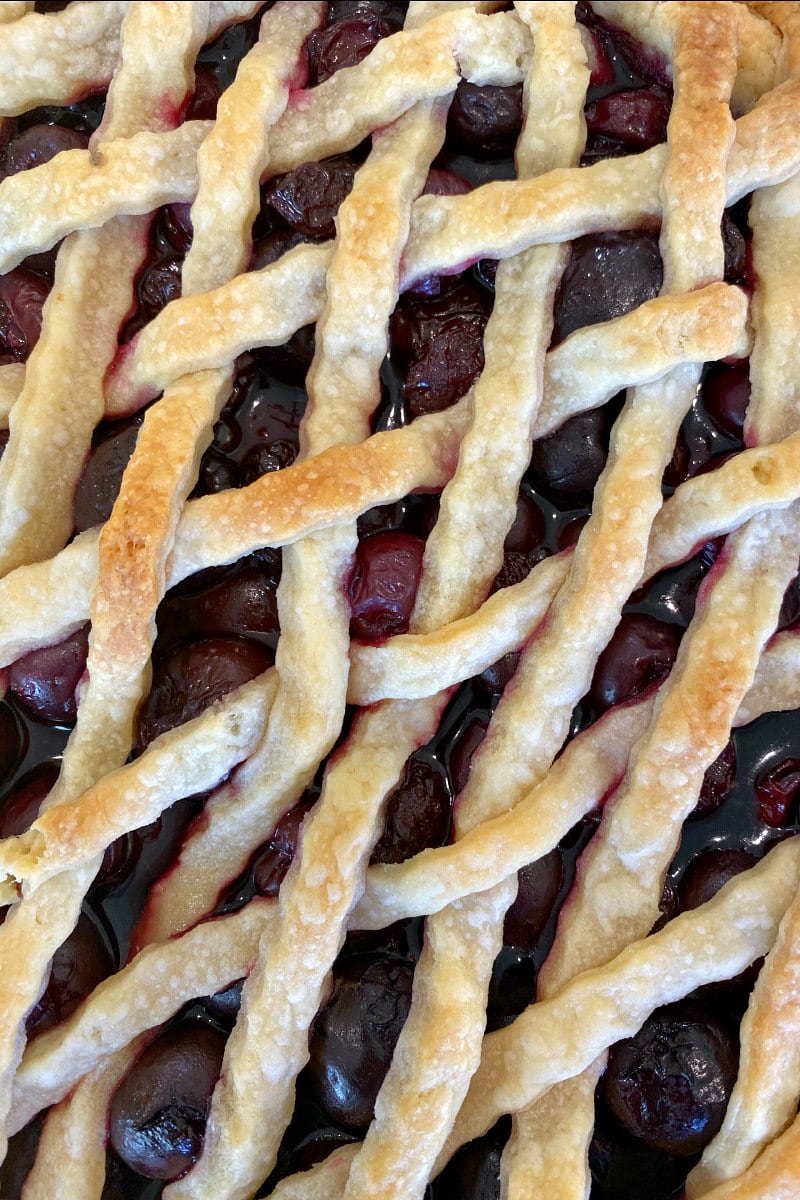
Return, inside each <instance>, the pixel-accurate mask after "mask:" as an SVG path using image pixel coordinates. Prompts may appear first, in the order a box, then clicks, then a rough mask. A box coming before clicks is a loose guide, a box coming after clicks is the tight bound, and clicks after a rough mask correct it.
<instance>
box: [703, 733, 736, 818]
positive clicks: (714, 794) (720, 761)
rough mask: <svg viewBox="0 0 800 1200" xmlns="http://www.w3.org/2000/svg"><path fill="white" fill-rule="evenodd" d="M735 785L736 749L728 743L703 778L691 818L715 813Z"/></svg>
mask: <svg viewBox="0 0 800 1200" xmlns="http://www.w3.org/2000/svg"><path fill="white" fill-rule="evenodd" d="M735 785H736V749H735V747H734V744H733V742H728V744H727V746H726V747H725V749H724V750H723V751H722V753H721V754H720V756H719V758H716V759H715V760H714V762H713V763H712V764H711V766H710V767H708V769H707V770H706V773H705V775H704V776H703V784H702V787H701V788H700V798H699V799H698V801H697V804H696V806H695V809H694V812H693V813H692V816H693V817H706V816H708V814H709V813H712V812H715V811H716V810H717V809H718V808H719V806H720V805H721V804H723V803H724V801H725V800H727V798H728V796H729V795H730V793H731V792H732V791H733V789H734V787H735Z"/></svg>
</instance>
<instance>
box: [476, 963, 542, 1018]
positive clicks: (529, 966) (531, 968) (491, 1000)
mask: <svg viewBox="0 0 800 1200" xmlns="http://www.w3.org/2000/svg"><path fill="white" fill-rule="evenodd" d="M537 974H538V972H537V970H536V964H535V962H534V960H533V958H532V957H531V955H530V954H527V953H526V952H525V951H524V950H520V949H519V948H518V947H517V946H503V947H502V948H501V950H500V953H499V954H498V956H497V958H496V959H495V961H494V965H493V967H492V978H491V980H490V983H489V995H488V1001H487V1006H486V1029H487V1032H489V1033H492V1032H493V1031H494V1030H495V1029H502V1028H503V1026H504V1025H509V1024H510V1023H511V1022H512V1021H513V1020H514V1019H515V1018H516V1017H518V1016H519V1015H520V1013H522V1012H524V1011H525V1009H526V1008H527V1007H528V1006H529V1005H530V1004H533V1002H534V1001H535V999H536V978H537Z"/></svg>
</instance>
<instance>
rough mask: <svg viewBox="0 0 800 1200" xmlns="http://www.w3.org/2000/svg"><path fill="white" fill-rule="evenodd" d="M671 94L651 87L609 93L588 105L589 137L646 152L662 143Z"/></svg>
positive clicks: (665, 131)
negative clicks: (609, 140) (600, 138)
mask: <svg viewBox="0 0 800 1200" xmlns="http://www.w3.org/2000/svg"><path fill="white" fill-rule="evenodd" d="M671 106H672V93H671V92H670V91H669V90H668V89H667V88H662V87H659V86H658V85H654V86H652V87H649V88H637V89H635V90H634V91H630V92H612V93H611V95H609V96H604V97H603V99H602V100H597V101H596V102H595V103H594V104H589V105H588V106H587V108H586V125H587V128H588V130H589V132H590V133H591V134H594V135H595V136H597V135H600V136H602V137H606V138H612V139H614V141H618V142H622V144H623V145H624V146H626V147H628V149H629V150H632V151H635V150H647V149H648V147H650V146H656V145H658V143H659V142H663V141H665V140H666V136H667V122H668V121H669V112H670V108H671Z"/></svg>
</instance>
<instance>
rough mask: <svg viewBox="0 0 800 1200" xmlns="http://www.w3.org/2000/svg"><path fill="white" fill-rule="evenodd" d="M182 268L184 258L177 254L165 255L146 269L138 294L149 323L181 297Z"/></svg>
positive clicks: (141, 277) (141, 278)
mask: <svg viewBox="0 0 800 1200" xmlns="http://www.w3.org/2000/svg"><path fill="white" fill-rule="evenodd" d="M182 268H183V257H182V256H179V255H177V254H168V255H164V256H163V257H161V258H157V259H156V260H155V261H154V262H150V263H148V265H147V266H146V267H145V269H144V271H143V272H142V274H141V276H140V278H139V282H138V284H137V286H136V292H137V295H138V297H139V305H140V307H141V309H142V310H143V312H144V314H145V316H146V318H147V320H148V321H151V320H152V319H153V317H155V316H157V315H158V313H160V312H161V310H162V309H163V308H166V307H167V305H168V304H169V303H170V301H172V300H177V299H178V298H179V297H180V294H181V270H182Z"/></svg>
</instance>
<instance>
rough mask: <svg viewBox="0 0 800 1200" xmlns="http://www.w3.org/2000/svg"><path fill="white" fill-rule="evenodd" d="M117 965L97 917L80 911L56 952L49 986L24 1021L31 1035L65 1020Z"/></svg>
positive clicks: (30, 1036)
mask: <svg viewBox="0 0 800 1200" xmlns="http://www.w3.org/2000/svg"><path fill="white" fill-rule="evenodd" d="M116 966H117V964H116V962H115V961H114V955H113V954H112V952H111V950H110V949H109V947H108V943H107V941H106V939H105V938H104V937H103V935H102V933H101V932H100V930H99V928H98V926H97V925H96V923H95V921H94V920H93V919H92V918H91V917H90V916H89V915H88V914H87V913H85V912H84V913H81V916H80V917H79V919H78V924H77V925H76V926H75V928H74V929H73V931H72V933H71V934H70V935H69V937H68V938H67V940H66V941H65V942H64V944H63V945H62V946H59V948H58V950H56V952H55V954H54V955H53V964H52V967H51V970H50V978H49V980H48V983H47V987H46V988H45V990H44V994H43V995H42V998H41V999H40V1000H39V1002H38V1003H37V1004H36V1005H35V1006H34V1008H33V1009H32V1010H31V1012H30V1014H29V1016H28V1019H27V1021H26V1022H25V1029H26V1031H27V1034H28V1037H29V1038H33V1037H36V1035H37V1034H39V1033H44V1031H45V1030H46V1029H52V1028H53V1026H55V1025H58V1024H60V1022H61V1021H66V1019H67V1017H69V1016H70V1015H71V1014H72V1013H74V1011H75V1009H76V1008H77V1007H78V1005H79V1004H80V1003H81V1001H82V1000H85V999H86V997H87V996H88V995H89V994H90V993H91V992H93V991H94V989H95V988H96V987H97V985H98V983H102V981H103V980H104V979H105V978H106V977H107V976H108V975H110V974H111V973H112V971H114V970H115V969H116Z"/></svg>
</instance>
